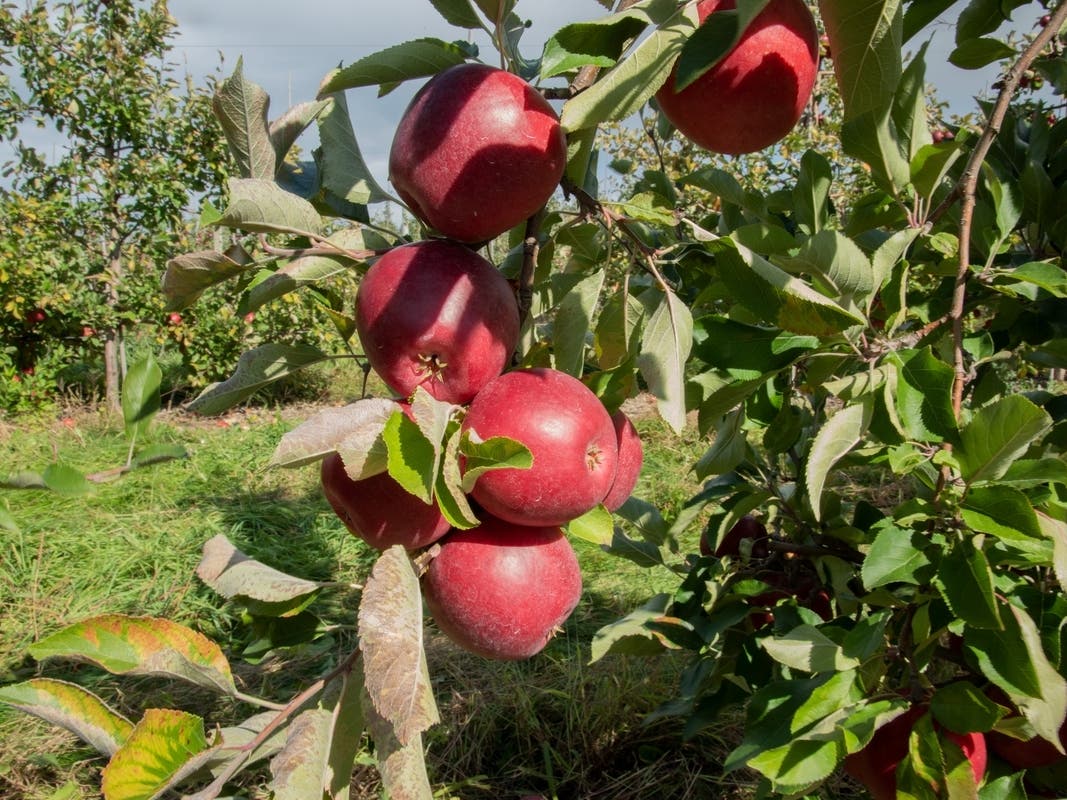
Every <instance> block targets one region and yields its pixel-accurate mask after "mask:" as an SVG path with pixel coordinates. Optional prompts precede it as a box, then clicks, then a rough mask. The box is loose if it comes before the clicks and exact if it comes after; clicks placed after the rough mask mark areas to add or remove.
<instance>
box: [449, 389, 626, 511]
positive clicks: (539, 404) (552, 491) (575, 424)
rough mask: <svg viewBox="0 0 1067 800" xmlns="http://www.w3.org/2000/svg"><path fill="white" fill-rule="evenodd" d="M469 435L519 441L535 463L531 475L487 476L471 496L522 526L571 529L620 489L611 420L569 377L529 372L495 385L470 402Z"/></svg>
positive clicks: (510, 471) (500, 471)
mask: <svg viewBox="0 0 1067 800" xmlns="http://www.w3.org/2000/svg"><path fill="white" fill-rule="evenodd" d="M463 430H464V431H471V432H474V433H476V434H477V435H478V437H479V438H480V439H481V440H483V441H484V440H486V439H489V438H491V437H493V436H506V437H508V438H510V439H515V440H516V441H519V442H522V443H523V444H524V445H526V447H528V448H529V450H530V452H531V454H532V455H533V465H532V466H531V467H530V468H529V469H511V468H507V469H496V470H492V471H490V472H486V473H484V474H483V475H482V476H481V477H480V478H478V480H477V482H476V483H475V484H474V488H473V490H472V491H471V495H472V496H473V497H474V499H475V500H476V501H477V502H478V503H479V504H480V505H481V507H482V508H484V509H485V510H486V511H488V512H489V513H490V514H492V515H493V516H496V517H500V518H501V519H503V520H506V521H508V522H512V523H514V524H516V525H534V526H543V525H565V524H566V523H568V522H570V521H571V520H573V519H576V518H577V517H580V516H581V515H582V514H585V513H586V512H587V511H590V510H591V509H593V508H595V507H596V506H597V505H599V504H600V503H601V502H602V501H603V500H604V498H605V497H607V494H608V491H609V490H610V489H611V486H612V484H613V483H614V482H615V473H616V470H617V465H618V460H619V447H618V445H617V444H616V437H615V426H614V425H613V424H612V421H611V416H610V415H609V414H608V412H607V410H606V409H605V408H604V406H603V404H601V402H600V400H599V399H598V398H597V396H596V395H595V394H593V393H592V392H591V391H590V390H589V389H588V388H587V387H586V386H585V384H583V383H582V382H581V381H579V380H578V379H577V378H573V377H571V376H570V375H568V374H566V373H564V372H559V371H558V370H554V369H548V368H534V369H522V370H515V371H513V372H506V373H504V374H503V375H501V376H499V377H498V378H494V379H493V380H492V381H490V382H489V384H488V385H486V387H485V388H484V389H482V391H480V392H479V393H478V395H477V396H476V397H475V398H474V400H473V401H472V402H471V405H470V408H469V409H468V411H467V416H466V418H465V419H464V420H463Z"/></svg>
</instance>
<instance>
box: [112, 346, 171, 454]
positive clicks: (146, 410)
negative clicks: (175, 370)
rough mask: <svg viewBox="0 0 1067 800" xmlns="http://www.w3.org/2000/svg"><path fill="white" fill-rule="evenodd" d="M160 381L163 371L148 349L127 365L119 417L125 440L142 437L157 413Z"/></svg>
mask: <svg viewBox="0 0 1067 800" xmlns="http://www.w3.org/2000/svg"><path fill="white" fill-rule="evenodd" d="M162 381H163V370H162V369H160V367H159V364H157V363H156V358H155V356H154V355H153V354H152V353H151V351H149V352H148V353H146V354H145V356H144V357H143V358H140V359H138V360H137V361H135V362H134V363H133V364H131V365H130V368H129V369H128V370H127V372H126V377H125V378H124V379H123V381H122V419H123V423H124V424H125V426H126V438H127V439H129V440H131V441H132V440H134V439H136V438H138V437H140V436H143V435H144V434H145V433H146V432H147V431H148V426H149V425H151V424H152V420H153V419H154V418H155V416H156V414H158V413H159V409H160V400H159V385H160V383H162Z"/></svg>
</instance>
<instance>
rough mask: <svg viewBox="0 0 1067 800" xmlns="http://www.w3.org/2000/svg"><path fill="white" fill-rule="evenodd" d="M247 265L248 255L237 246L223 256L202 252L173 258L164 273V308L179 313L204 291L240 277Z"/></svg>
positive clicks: (222, 254)
mask: <svg viewBox="0 0 1067 800" xmlns="http://www.w3.org/2000/svg"><path fill="white" fill-rule="evenodd" d="M250 263H251V259H250V258H249V256H248V254H247V253H245V251H244V249H242V248H240V247H235V248H231V249H230V250H227V251H226V252H225V253H217V252H215V251H214V250H201V251H199V252H196V253H188V254H186V255H181V256H176V257H174V258H172V259H171V260H170V261H168V262H167V271H166V272H165V273H164V274H163V295H164V296H165V297H166V298H167V306H166V307H167V309H168V310H171V311H180V310H181V309H183V308H187V307H188V306H191V305H192V304H193V303H195V302H196V300H197V299H198V298H199V297H200V295H201V294H203V293H204V290H205V289H208V288H210V287H212V286H214V285H215V284H218V283H222V282H223V281H226V280H229V279H230V278H232V277H233V276H235V275H239V274H240V273H242V272H244V271H245V269H246V268H247V267H248V265H249V264H250Z"/></svg>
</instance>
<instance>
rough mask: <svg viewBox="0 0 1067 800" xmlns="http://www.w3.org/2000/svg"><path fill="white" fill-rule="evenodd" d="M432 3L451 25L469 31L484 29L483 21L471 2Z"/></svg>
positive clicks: (434, 0)
mask: <svg viewBox="0 0 1067 800" xmlns="http://www.w3.org/2000/svg"><path fill="white" fill-rule="evenodd" d="M430 3H432V4H433V7H434V8H436V9H437V12H438V13H439V14H440V15H441V16H442V17H444V18H445V21H446V22H447V23H448V24H449V25H455V26H456V27H457V28H468V29H473V28H480V27H482V21H481V20H480V19H479V18H478V13H477V12H476V11H475V10H474V8H473V6H471V4H470V0H430Z"/></svg>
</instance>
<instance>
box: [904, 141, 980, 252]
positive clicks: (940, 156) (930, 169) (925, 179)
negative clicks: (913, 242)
mask: <svg viewBox="0 0 1067 800" xmlns="http://www.w3.org/2000/svg"><path fill="white" fill-rule="evenodd" d="M963 154H964V147H963V145H961V144H959V143H958V142H956V141H955V140H953V141H951V142H941V143H940V144H936V145H935V144H928V145H925V146H923V147H920V148H919V150H918V151H917V152H916V153H915V155H914V156H913V157H912V159H911V167H910V172H911V182H912V185H914V186H915V191H917V192H918V193H919V194H920V195H922V196H923V197H925V198H926V200H927V202H930V200H931V199H932V198H933V196H934V193H935V192H937V190H938V189H940V188H941V185H942V184H943V183H944V182H945V180H946V178H947V176H948V174H949V170H951V169H952V166H953V165H954V164H955V163H956V162H957V161H958V160H959V159H960V157H961V156H962V155H963ZM907 231H909V232H910V233H912V234H913V236H912V239H914V238H915V236H917V235H918V234H920V233H922V229H921V228H908V229H907ZM900 233H902V232H898V234H896V235H899V234H900Z"/></svg>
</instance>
